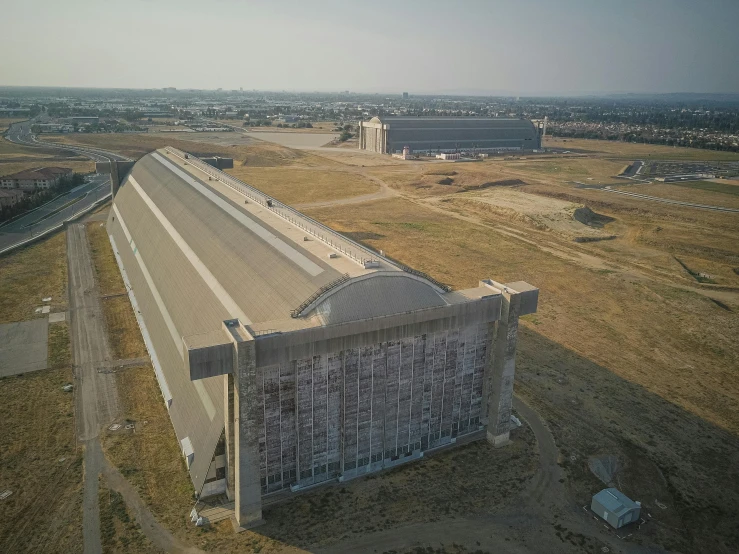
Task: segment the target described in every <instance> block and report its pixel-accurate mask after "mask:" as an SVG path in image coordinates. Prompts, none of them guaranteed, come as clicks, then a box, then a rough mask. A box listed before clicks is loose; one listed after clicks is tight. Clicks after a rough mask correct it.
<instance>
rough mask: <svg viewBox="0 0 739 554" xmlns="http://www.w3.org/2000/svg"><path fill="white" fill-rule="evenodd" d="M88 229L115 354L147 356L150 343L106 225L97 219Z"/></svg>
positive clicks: (124, 357) (110, 339)
mask: <svg viewBox="0 0 739 554" xmlns="http://www.w3.org/2000/svg"><path fill="white" fill-rule="evenodd" d="M86 232H87V237H88V241H89V243H90V252H91V254H92V260H93V264H94V266H95V277H96V280H97V283H98V286H99V287H100V294H101V295H102V296H103V298H102V299H101V304H102V307H103V315H104V316H105V326H106V329H107V332H108V340H109V343H110V349H111V351H112V354H113V356H114V358H115V359H117V360H127V359H130V358H140V357H143V356H146V355H147V352H146V345H145V344H144V339H143V338H142V337H141V332H140V331H139V327H138V323H137V322H136V316H135V315H134V313H133V308H132V307H131V303H130V301H129V299H128V295H127V294H126V288H125V286H124V284H123V279H122V278H121V274H120V271H119V270H118V264H117V263H116V261H115V256H114V255H113V247H112V246H111V245H110V241H109V240H108V233H107V231H106V229H105V226H104V225H103V224H102V223H101V222H98V221H94V222H91V223H88V224H87V225H86Z"/></svg>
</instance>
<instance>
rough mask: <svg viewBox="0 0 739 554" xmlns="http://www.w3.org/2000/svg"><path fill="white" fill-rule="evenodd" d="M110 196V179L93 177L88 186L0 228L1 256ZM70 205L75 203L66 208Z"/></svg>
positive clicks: (79, 188) (78, 188)
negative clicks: (4, 252) (5, 251)
mask: <svg viewBox="0 0 739 554" xmlns="http://www.w3.org/2000/svg"><path fill="white" fill-rule="evenodd" d="M109 195H110V177H109V176H108V175H95V176H94V177H93V178H92V180H91V181H90V182H89V183H86V184H84V185H82V186H80V187H77V188H76V189H74V190H72V191H70V192H68V193H67V194H65V195H63V196H60V197H58V198H55V199H54V200H52V201H51V202H48V203H46V204H44V205H43V206H41V207H39V208H36V209H35V210H32V211H30V212H28V213H27V214H26V215H24V216H23V217H21V218H19V219H16V220H14V221H12V222H10V223H6V224H5V225H3V226H0V253H2V252H3V251H4V250H6V249H9V248H12V247H14V246H15V245H18V244H20V243H22V242H25V241H27V240H29V239H32V238H33V237H37V236H39V235H43V234H45V233H48V232H49V231H51V230H53V229H55V228H57V227H59V226H60V225H62V223H64V221H66V220H67V219H69V218H70V217H72V216H73V215H75V214H77V213H80V212H82V211H84V210H86V209H89V208H91V207H92V206H93V204H95V202H98V201H99V200H102V199H103V198H106V197H107V196H109ZM75 200H76V201H75ZM73 201H75V202H74V203H72V204H70V205H68V206H66V205H67V204H69V203H70V202H73ZM64 206H66V207H64Z"/></svg>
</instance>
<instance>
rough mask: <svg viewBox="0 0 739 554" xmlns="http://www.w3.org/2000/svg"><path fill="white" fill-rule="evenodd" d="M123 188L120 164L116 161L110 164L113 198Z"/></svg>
mask: <svg viewBox="0 0 739 554" xmlns="http://www.w3.org/2000/svg"><path fill="white" fill-rule="evenodd" d="M120 187H121V178H120V175H119V174H118V164H117V163H115V161H112V160H111V162H110V193H111V194H112V198H115V195H116V194H118V189H119V188H120Z"/></svg>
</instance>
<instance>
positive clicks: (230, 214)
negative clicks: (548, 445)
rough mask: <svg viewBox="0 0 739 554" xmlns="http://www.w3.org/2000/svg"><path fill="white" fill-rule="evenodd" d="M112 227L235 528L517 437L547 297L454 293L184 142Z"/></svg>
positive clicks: (482, 289) (191, 444)
mask: <svg viewBox="0 0 739 554" xmlns="http://www.w3.org/2000/svg"><path fill="white" fill-rule="evenodd" d="M108 232H109V233H110V234H111V243H112V244H113V245H114V250H115V251H116V257H117V259H118V260H119V263H120V264H121V268H122V271H123V272H124V274H125V275H126V282H127V284H130V291H129V296H130V297H131V299H132V302H136V305H137V306H138V310H139V316H140V325H141V326H142V332H143V333H144V335H145V341H146V343H147V347H148V348H149V351H150V354H151V355H152V361H153V364H154V366H155V371H156V372H157V378H158V380H159V382H160V386H161V387H162V394H163V396H164V397H165V400H166V402H167V407H168V409H169V411H170V417H171V418H172V422H173V425H174V427H175V432H176V434H177V437H178V439H179V440H180V442H182V441H184V440H185V439H187V445H188V453H187V461H188V469H189V471H190V475H191V478H192V480H193V484H194V485H195V489H196V492H197V493H198V494H201V495H205V494H210V492H211V491H220V490H225V491H226V494H227V495H228V496H229V498H231V499H233V501H234V504H235V521H234V524H235V526H236V527H237V528H249V527H253V526H255V525H257V524H259V523H260V522H261V521H262V498H263V497H264V496H265V495H270V494H275V493H279V492H283V493H284V492H286V491H297V490H299V489H301V488H305V487H310V486H315V485H318V484H321V483H326V482H329V481H332V480H346V479H352V478H355V477H357V476H361V475H364V474H367V473H370V472H374V471H379V470H382V469H384V468H388V467H393V466H395V465H398V464H401V463H405V462H409V461H412V460H415V459H418V458H421V457H423V456H424V453H425V452H427V451H429V450H432V449H434V448H438V447H441V446H446V445H450V444H453V443H454V442H456V440H457V439H458V438H459V437H463V436H465V435H473V434H474V435H478V434H479V435H481V436H484V435H485V433H487V437H488V440H490V442H492V443H493V444H496V445H498V444H503V443H505V441H506V440H508V432H509V429H510V415H511V401H512V394H513V381H514V376H515V350H516V342H517V330H518V318H519V316H521V315H524V314H527V313H532V312H534V311H536V307H537V302H538V290H537V289H535V288H534V287H532V286H530V285H528V284H526V283H522V282H517V283H508V284H501V283H498V282H496V281H492V280H489V279H488V280H483V281H480V282H479V283H478V285H477V286H476V287H474V288H471V289H465V290H460V291H451V290H450V289H448V288H447V287H444V286H443V285H441V284H440V283H437V282H436V281H434V280H433V279H431V278H430V277H427V276H424V275H423V274H420V273H419V272H417V271H414V270H411V269H410V268H405V267H403V266H400V265H398V264H396V263H395V262H392V261H391V260H388V259H386V258H384V257H382V256H380V255H378V254H377V253H375V252H372V251H370V250H369V249H367V248H366V247H364V246H362V245H360V244H357V243H354V242H353V241H351V240H350V239H347V238H346V237H343V236H342V235H339V234H338V233H335V232H333V231H332V230H330V229H328V228H327V227H324V226H321V224H320V223H318V222H315V221H313V220H310V218H307V217H306V216H304V215H302V214H300V213H299V212H296V211H295V210H292V209H291V208H289V207H287V206H285V205H283V204H281V203H279V202H278V201H277V200H275V199H272V198H269V197H267V196H266V195H264V193H262V192H261V191H258V190H257V189H254V188H253V187H249V185H247V184H246V183H242V182H240V181H237V180H235V179H233V178H232V177H230V176H227V175H226V174H223V173H221V172H218V171H217V170H215V169H214V168H212V167H211V166H209V165H207V164H205V163H203V162H202V161H200V160H198V159H196V158H194V157H192V156H186V155H185V154H184V153H181V152H179V151H176V150H174V149H170V148H168V149H164V150H161V151H159V152H157V153H155V154H152V155H148V156H145V157H144V158H142V159H141V160H140V161H139V162H137V163H136V165H135V166H134V168H133V170H132V171H131V174H130V175H129V176H128V177H126V178H125V179H124V180H123V182H122V184H121V187H120V190H119V191H118V194H117V195H116V198H115V202H114V206H113V209H112V210H111V215H110V217H109V220H108ZM308 237H310V239H309V240H305V239H306V238H308ZM329 253H332V254H333V255H331V256H329V255H328V254H329ZM136 299H138V300H136ZM220 441H222V442H224V443H225V448H223V451H222V453H220V452H221V451H220V450H218V447H217V444H219V443H220ZM220 463H225V470H224V469H220V471H219V472H218V473H219V474H222V476H223V479H222V480H220V478H219V479H214V477H213V475H214V470H215V468H219V466H218V464H220ZM208 476H210V477H208Z"/></svg>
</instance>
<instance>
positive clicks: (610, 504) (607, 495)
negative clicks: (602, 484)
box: [595, 488, 639, 516]
mask: <svg viewBox="0 0 739 554" xmlns="http://www.w3.org/2000/svg"><path fill="white" fill-rule="evenodd" d="M595 499H596V500H597V501H598V502H599V503H600V504H601V505H602V506H603V507H604V508H605V509H607V510H608V511H609V512H611V513H613V514H615V515H617V516H618V515H621V513H623V512H625V511H627V510H632V509H634V508H638V507H639V505H638V504H637V503H636V502H634V501H633V500H631V499H630V498H629V497H628V496H626V495H625V494H624V493H622V492H621V491H620V490H618V489H615V488H609V489H603V490H602V491H600V492H599V493H597V494H596V495H595Z"/></svg>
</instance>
